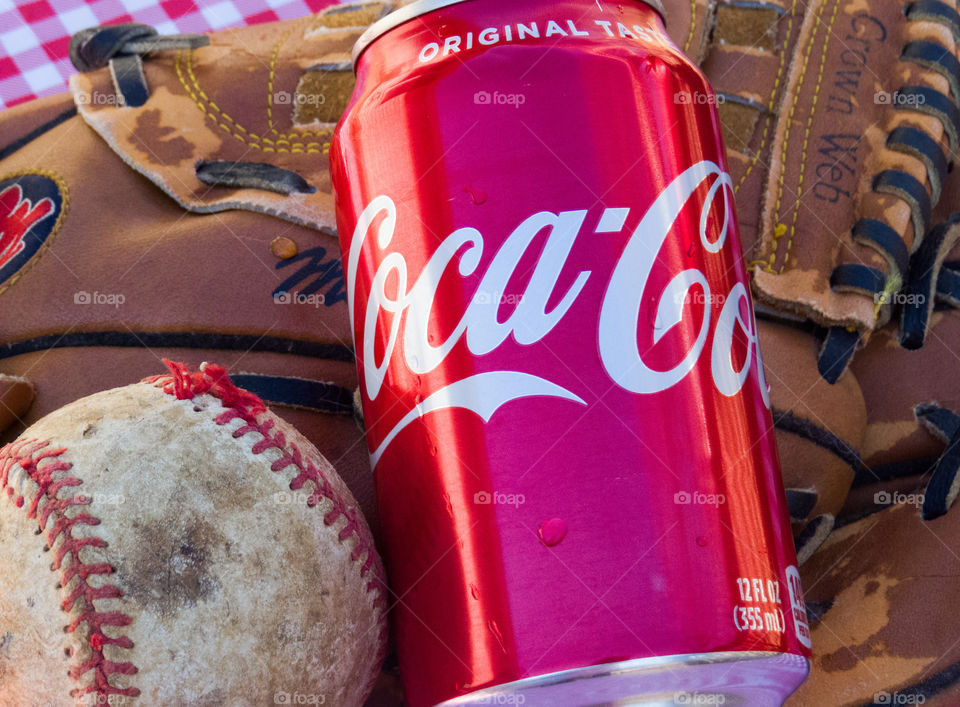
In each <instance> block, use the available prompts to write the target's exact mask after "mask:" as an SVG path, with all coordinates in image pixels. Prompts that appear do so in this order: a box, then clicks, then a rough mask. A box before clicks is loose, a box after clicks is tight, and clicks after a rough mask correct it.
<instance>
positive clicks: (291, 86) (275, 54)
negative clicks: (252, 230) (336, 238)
mask: <svg viewBox="0 0 960 707" xmlns="http://www.w3.org/2000/svg"><path fill="white" fill-rule="evenodd" d="M389 8H390V4H389V3H366V4H361V5H358V6H357V9H356V10H355V11H353V12H343V11H342V8H341V10H340V11H337V10H338V8H337V6H334V7H333V8H330V9H327V10H324V11H322V12H321V13H319V14H318V15H316V16H310V17H304V18H300V19H296V20H286V21H281V22H274V23H268V24H262V25H255V26H252V27H244V28H238V29H231V30H225V31H222V32H217V33H215V34H213V35H211V40H210V44H209V46H206V47H201V48H199V49H195V50H183V51H169V52H157V53H154V54H152V55H151V56H150V57H149V59H148V60H147V61H145V62H144V73H145V75H146V81H147V85H148V86H149V87H150V98H149V99H148V100H147V102H146V103H145V104H144V105H143V106H140V107H131V106H124V105H118V104H117V102H116V100H110V99H111V98H113V97H114V96H115V89H114V85H113V81H112V79H111V76H110V69H109V68H104V69H100V70H98V71H95V72H92V73H89V74H77V75H74V76H73V77H71V88H72V91H73V93H74V95H75V96H76V98H77V104H78V106H79V108H80V112H81V113H82V115H83V117H84V119H85V120H86V121H87V122H88V123H89V124H90V125H91V126H92V127H93V128H94V129H95V130H96V131H97V132H98V133H99V134H100V136H101V137H102V138H103V139H104V140H105V141H106V142H107V143H108V144H109V145H110V146H111V147H112V148H113V149H114V150H115V151H116V152H117V154H118V155H120V156H121V157H122V158H123V160H124V161H125V162H127V163H128V164H129V165H130V166H131V167H132V168H133V169H134V170H136V171H137V172H140V173H141V174H144V175H146V176H147V177H148V178H149V179H151V180H152V181H153V182H155V183H156V184H157V186H159V187H160V188H161V189H163V190H164V191H165V192H167V193H168V194H169V195H170V196H172V197H173V198H174V199H176V200H177V201H178V202H179V203H180V204H182V205H183V206H186V207H187V208H189V209H191V210H193V211H198V212H215V211H223V210H226V209H232V208H242V209H250V210H253V211H261V212H264V213H270V214H275V215H277V216H280V217H281V218H284V219H287V220H290V221H293V222H295V223H301V224H305V225H308V226H312V227H314V228H327V229H334V228H335V218H334V214H333V190H332V187H331V184H330V177H329V172H328V166H327V162H328V160H327V154H328V152H329V143H330V138H331V136H332V132H333V128H334V126H335V121H333V122H321V120H320V119H319V118H320V117H324V116H325V117H331V115H335V114H339V113H340V112H341V111H342V109H343V108H344V107H345V105H346V99H347V98H348V97H349V91H345V90H344V78H345V77H348V78H349V76H350V75H351V74H352V70H351V66H350V50H351V48H352V46H353V43H354V41H355V40H356V39H357V37H359V35H360V33H361V32H362V31H363V29H365V28H366V26H367V25H368V24H369V20H370V18H371V17H377V16H379V15H380V14H382V13H383V12H385V11H386V10H388V9H389ZM305 73H310V74H312V75H313V76H314V77H318V80H317V81H316V82H314V83H310V84H309V88H310V90H311V93H310V94H308V95H305V94H304V92H303V91H298V87H299V86H300V84H301V79H302V77H303V76H304V74H305ZM240 83H242V84H243V90H237V89H238V85H239V84H240ZM328 85H329V91H328V88H327V86H328ZM310 105H317V106H322V107H323V108H324V111H323V114H322V116H321V115H320V114H318V115H315V116H312V117H313V118H315V119H312V120H311V119H310V118H306V119H305V118H304V117H303V116H302V115H301V118H300V120H299V121H298V120H295V117H294V116H295V113H297V108H298V107H300V108H303V107H309V106H310ZM199 159H203V160H207V161H214V160H227V161H233V160H246V161H253V162H267V163H269V164H272V165H275V166H278V167H281V168H283V169H288V170H292V171H294V172H296V173H298V174H300V175H301V176H302V177H303V178H304V179H306V181H307V182H308V183H309V184H310V185H311V186H313V187H315V188H316V192H315V193H312V194H304V193H296V194H292V195H289V196H282V195H279V194H274V193H271V192H268V191H263V190H256V189H236V188H228V187H209V186H207V185H206V184H204V183H203V182H201V181H200V180H199V179H198V178H197V176H196V174H195V165H196V162H197V160H199Z"/></svg>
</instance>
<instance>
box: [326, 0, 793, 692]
mask: <svg viewBox="0 0 960 707" xmlns="http://www.w3.org/2000/svg"><path fill="white" fill-rule="evenodd" d="M354 57H355V61H356V71H357V87H356V89H355V92H354V95H353V98H352V100H351V103H350V106H349V107H348V109H347V113H346V114H345V116H344V117H343V119H342V121H341V123H340V124H339V126H338V128H337V131H336V134H335V137H334V142H333V145H332V148H331V160H332V169H333V180H334V187H335V190H336V193H337V222H338V226H339V230H340V239H341V247H342V253H343V265H344V272H345V274H346V281H347V290H348V304H349V311H350V312H351V316H352V317H353V328H354V344H355V348H356V353H357V361H358V367H359V372H360V381H361V392H362V399H363V412H364V419H365V421H366V427H367V433H368V434H367V438H368V443H369V447H370V452H371V462H372V466H373V470H374V474H375V478H376V487H377V494H378V499H379V500H378V503H379V512H380V519H381V523H382V527H383V537H384V542H385V545H386V547H385V550H386V557H387V563H388V568H389V576H390V580H391V588H392V591H393V593H394V619H395V628H396V639H397V645H398V653H399V658H400V667H401V673H402V676H403V680H404V685H405V689H406V693H407V699H408V701H409V704H411V705H413V706H414V707H419V706H420V705H434V704H438V703H443V704H450V705H465V704H521V703H525V702H526V703H529V704H532V705H551V706H553V705H588V704H589V705H595V704H633V703H634V702H635V701H643V702H644V704H647V703H650V702H653V703H656V704H661V703H663V704H720V703H721V702H726V703H729V704H749V705H775V704H781V703H782V702H783V701H784V700H785V699H786V697H787V696H788V695H790V694H791V693H792V692H793V691H794V690H795V689H796V687H797V686H798V685H799V684H800V683H801V682H802V681H803V679H804V678H805V676H806V674H807V671H808V665H809V656H810V653H809V647H810V634H809V628H808V626H807V622H806V613H805V606H804V602H803V595H802V592H801V588H800V584H799V575H798V572H797V568H796V556H795V553H794V549H793V543H792V539H791V534H790V530H789V525H788V522H787V514H786V510H785V500H784V491H783V487H782V482H781V479H780V473H779V466H778V460H777V454H776V447H775V443H774V434H773V425H772V419H771V414H770V410H769V402H768V398H767V394H768V388H767V384H766V383H765V382H764V379H763V367H762V364H761V360H760V353H759V351H758V349H757V326H756V323H755V320H754V315H753V309H752V305H751V300H750V294H749V280H748V276H747V271H746V266H745V264H744V261H743V257H742V253H741V249H740V245H739V237H738V234H737V225H736V218H735V213H734V205H733V188H732V184H731V179H730V176H729V175H728V174H727V172H726V169H725V160H724V149H723V146H722V142H721V138H720V131H719V127H718V117H717V112H716V107H715V105H714V104H715V98H714V94H713V92H712V90H711V89H710V87H709V85H708V84H707V82H706V80H705V79H704V77H703V75H702V74H701V73H700V71H699V70H698V69H697V68H696V67H695V66H694V65H693V64H692V63H691V62H690V61H689V60H688V59H687V58H686V57H684V56H683V54H682V53H681V52H680V51H679V50H678V49H677V48H676V47H675V46H674V45H673V44H672V42H671V41H670V39H669V38H668V36H667V35H666V33H665V31H664V25H663V21H662V19H661V17H660V13H659V10H658V8H657V7H656V6H655V5H654V4H653V3H651V2H640V1H628V0H615V1H607V0H589V1H587V0H578V1H575V0H561V1H560V2H556V1H550V2H547V1H546V0H511V1H510V2H506V1H504V2H495V1H493V0H470V1H462V0H461V1H460V2H439V1H436V0H434V1H432V2H426V1H421V2H415V3H413V4H411V5H408V6H407V7H405V8H402V9H401V10H398V11H396V12H394V13H393V14H391V15H388V16H387V17H385V18H383V19H382V20H380V21H379V22H378V23H377V24H375V25H373V27H371V29H370V30H369V31H368V32H367V33H366V34H365V35H364V36H363V37H362V38H361V39H360V41H359V42H358V44H357V46H356V48H355V50H354Z"/></svg>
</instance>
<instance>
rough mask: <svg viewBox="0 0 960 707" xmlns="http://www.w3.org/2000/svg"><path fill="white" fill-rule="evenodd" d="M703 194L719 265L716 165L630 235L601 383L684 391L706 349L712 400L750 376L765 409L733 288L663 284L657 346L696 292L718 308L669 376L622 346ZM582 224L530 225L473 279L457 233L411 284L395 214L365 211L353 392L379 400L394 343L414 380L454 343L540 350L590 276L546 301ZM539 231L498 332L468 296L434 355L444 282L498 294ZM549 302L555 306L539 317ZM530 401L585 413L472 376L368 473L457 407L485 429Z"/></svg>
mask: <svg viewBox="0 0 960 707" xmlns="http://www.w3.org/2000/svg"><path fill="white" fill-rule="evenodd" d="M710 180H712V181H710ZM708 185H709V186H708ZM701 187H703V189H706V194H705V196H704V197H703V198H702V200H700V203H699V204H698V208H699V236H700V245H701V247H702V248H703V249H704V250H705V251H706V252H707V253H708V254H716V253H719V252H720V251H721V249H722V248H723V246H724V244H725V242H726V240H727V235H728V233H729V232H730V230H731V227H732V217H733V212H732V199H733V190H732V181H731V179H730V175H729V174H727V173H726V172H724V171H723V170H722V169H721V168H720V167H719V166H718V165H717V164H715V163H714V162H710V161H702V162H698V163H697V164H694V165H693V166H692V167H690V168H688V169H687V170H685V171H684V172H682V173H681V174H679V175H678V176H677V177H676V178H675V179H674V180H673V181H672V182H671V183H670V184H669V185H667V187H666V188H665V189H664V190H663V191H662V192H661V193H660V194H659V196H657V198H656V200H655V201H654V202H653V204H652V205H651V206H650V208H649V209H648V210H647V212H646V213H645V214H644V216H643V218H642V219H641V220H640V223H639V225H638V226H637V227H636V228H635V229H634V231H633V233H632V235H631V236H630V239H629V241H628V242H627V245H626V247H625V248H624V249H623V251H622V253H621V255H620V258H619V260H618V261H617V264H616V266H615V267H614V269H613V273H612V274H611V275H610V279H609V281H608V282H607V285H606V290H605V294H604V296H603V302H602V305H601V307H600V312H599V321H598V332H599V340H598V344H599V352H600V359H601V361H602V365H603V367H604V369H605V370H606V372H607V374H608V375H609V376H610V378H611V379H612V380H613V381H614V382H615V383H616V384H617V385H619V386H620V387H621V388H623V389H625V390H627V391H630V392H632V393H637V394H652V393H658V392H661V391H664V390H667V389H669V388H671V387H673V386H675V385H677V384H678V383H679V382H680V381H682V380H683V379H684V378H685V377H686V376H687V375H688V374H689V373H690V372H691V371H692V370H693V369H694V367H695V366H696V365H697V363H698V361H699V360H700V359H701V357H702V356H703V354H704V350H705V349H706V347H707V343H708V341H709V342H712V343H711V345H710V354H709V355H710V370H711V375H712V380H713V384H714V385H715V386H716V389H717V390H718V391H719V392H720V393H721V394H723V395H725V396H734V395H736V394H738V393H739V392H740V390H741V389H742V388H743V386H744V384H745V382H746V380H747V378H748V376H749V374H750V371H751V369H752V368H753V366H754V365H756V367H757V373H758V375H759V380H760V390H761V394H762V396H763V401H764V404H766V405H767V406H768V407H769V400H768V398H767V386H766V383H765V382H764V381H763V367H762V365H761V364H760V361H759V353H758V351H757V328H756V323H755V321H754V318H753V314H752V310H751V308H750V306H749V304H750V302H749V295H748V293H747V288H746V287H745V286H744V284H743V283H742V282H739V281H738V282H736V283H734V284H733V286H732V288H731V289H730V290H729V291H728V292H721V293H712V292H711V289H710V283H709V282H708V280H707V277H706V275H705V274H704V273H703V271H701V270H699V269H697V268H687V269H684V270H682V271H680V272H679V273H677V274H676V275H674V276H673V277H672V279H670V280H669V282H668V283H667V285H666V286H665V287H664V288H663V289H662V290H661V292H660V293H659V297H658V301H657V303H656V305H655V311H656V319H655V322H654V326H653V329H654V333H653V340H654V343H656V342H657V341H658V340H659V339H660V338H662V337H663V336H664V335H665V334H666V332H668V331H670V330H671V329H672V328H673V327H675V326H677V325H678V324H680V323H681V322H682V321H683V318H684V316H685V312H688V311H689V308H685V307H684V303H685V302H686V301H688V300H689V298H690V295H691V292H692V291H694V289H695V288H699V289H698V290H697V292H698V295H699V296H700V297H701V298H705V299H706V300H712V301H716V302H722V303H723V306H722V308H721V309H720V313H719V314H718V315H716V321H713V315H712V314H711V308H710V307H705V308H704V309H703V315H702V317H701V319H700V321H699V325H698V326H697V328H696V336H695V338H694V339H693V341H692V343H690V344H689V348H688V349H687V350H686V352H685V355H683V356H682V358H681V360H680V361H679V362H678V363H676V364H675V365H673V366H672V367H670V368H668V369H667V370H659V369H656V368H654V367H652V366H650V365H648V363H647V361H646V360H645V356H644V353H643V352H642V351H641V350H640V347H639V345H638V342H637V337H636V336H633V337H631V336H627V335H625V332H636V331H637V327H638V323H639V321H640V310H641V305H642V303H643V297H644V294H645V292H646V290H647V287H648V281H649V280H650V276H651V272H652V270H653V268H654V264H655V262H656V260H657V256H658V254H659V252H660V250H661V249H662V248H663V245H664V243H665V241H666V239H667V236H668V234H669V233H670V231H671V229H672V227H673V224H674V222H675V221H676V220H677V217H678V216H679V214H680V212H681V210H682V209H683V208H684V207H685V205H686V204H687V202H688V201H689V200H690V198H691V196H692V195H693V194H694V193H695V192H697V191H698V190H700V191H702V189H701ZM717 199H721V200H722V201H721V202H719V203H717V204H716V205H717V207H718V209H717V210H719V211H721V212H722V214H723V218H722V225H721V226H720V227H719V229H715V228H713V229H712V228H708V215H709V214H710V212H711V211H712V210H713V209H714V206H715V202H716V201H717ZM586 215H587V211H586V210H578V211H559V212H557V213H554V212H550V211H539V212H537V213H534V214H532V215H531V216H529V217H528V218H526V219H524V220H523V221H522V222H521V223H520V224H519V225H518V226H517V227H516V228H515V229H514V230H513V231H512V232H511V233H510V235H509V236H508V237H507V238H506V239H505V240H503V242H502V244H501V245H500V246H499V249H498V250H497V251H496V252H495V253H494V254H493V257H492V259H490V261H489V265H487V267H486V270H485V271H483V272H482V273H480V272H478V268H479V267H480V262H481V256H482V255H483V253H484V248H485V245H486V242H485V240H484V236H483V234H482V233H480V231H478V230H477V229H476V228H471V227H464V228H458V229H456V230H455V231H453V232H452V233H450V234H449V235H448V236H447V237H446V238H444V239H443V240H442V241H441V242H440V245H439V246H438V247H437V249H436V250H435V251H434V253H433V255H432V256H431V257H430V259H429V261H428V262H427V263H426V265H425V266H424V267H423V269H422V270H421V272H420V273H419V274H418V275H417V276H416V277H415V278H414V277H413V276H412V275H413V274H412V273H411V272H410V271H409V267H408V263H407V260H406V258H405V257H404V255H403V253H401V252H399V251H398V250H393V249H391V245H392V244H393V238H394V234H395V232H396V229H397V207H396V204H395V203H394V201H393V200H392V199H391V198H390V197H389V196H386V195H380V196H377V197H376V198H374V199H373V200H372V201H370V203H369V204H368V205H367V206H366V208H365V209H364V210H363V211H362V212H361V214H360V216H359V218H358V221H357V224H356V227H355V229H354V233H353V238H352V240H351V241H350V253H349V256H348V263H347V301H348V303H349V306H350V311H351V312H352V313H353V315H354V316H355V317H356V318H357V319H356V321H355V322H354V343H355V345H356V346H357V347H358V349H359V351H360V353H361V356H362V361H363V368H362V372H361V385H362V386H363V389H364V391H365V393H366V395H367V397H368V398H369V399H370V400H376V399H377V397H378V396H379V395H380V392H381V389H382V386H383V383H384V378H385V376H386V374H387V371H388V369H389V368H390V367H391V365H392V364H393V362H394V359H395V357H397V356H398V354H397V346H398V344H399V343H400V342H402V347H401V349H402V354H400V355H402V362H403V365H405V366H406V367H407V369H409V371H410V372H412V373H413V374H416V375H423V374H427V373H429V372H431V371H433V370H434V369H436V368H437V367H438V366H440V365H441V364H442V363H443V362H444V360H445V359H446V358H447V356H448V355H449V354H450V352H451V350H452V349H453V348H454V347H455V346H456V345H457V344H458V343H460V342H461V341H464V342H465V344H466V347H467V349H469V351H470V353H471V354H472V355H473V356H477V357H479V356H484V355H486V354H489V353H491V352H492V351H494V350H496V349H497V348H498V347H500V346H502V345H504V342H506V341H507V339H508V338H509V337H510V336H511V335H512V337H513V338H514V339H515V340H516V342H517V343H518V344H521V345H524V344H533V343H536V342H538V341H540V340H541V339H543V338H544V337H545V336H546V335H547V334H549V333H550V332H551V331H552V330H553V329H554V327H556V326H557V325H558V324H559V322H560V321H561V320H562V319H563V317H564V316H565V315H566V314H567V312H568V311H569V309H570V307H571V306H572V305H573V303H574V302H575V301H576V300H577V297H578V296H579V295H580V293H581V292H582V290H583V288H584V286H585V285H586V283H587V281H588V280H589V279H590V278H591V277H593V276H595V275H594V273H592V272H591V271H589V270H583V271H581V272H580V273H578V274H577V275H576V277H575V279H574V281H573V283H572V284H571V285H569V286H568V287H567V289H566V291H564V292H555V289H556V287H557V282H558V280H559V277H560V273H561V270H563V269H564V267H566V266H567V264H568V258H569V256H570V252H571V249H572V248H573V245H574V242H575V241H576V239H577V236H578V235H579V234H580V232H581V229H582V228H583V225H584V221H585V219H586ZM375 224H376V225H375ZM547 229H548V230H547ZM545 230H547V233H548V236H547V240H546V244H545V245H544V246H543V248H542V251H541V252H540V257H539V260H538V261H537V263H536V265H535V266H534V268H533V272H532V274H531V275H530V278H529V280H528V282H527V285H526V287H525V289H524V290H523V292H522V294H521V295H520V296H518V297H517V298H516V307H515V308H514V310H513V312H512V313H511V315H510V316H509V317H508V318H507V319H506V320H505V321H502V322H501V321H498V312H499V310H500V301H499V298H490V297H482V296H478V295H477V294H475V295H474V296H472V297H471V298H470V299H469V300H468V302H469V303H468V304H467V305H466V308H465V311H464V312H463V315H462V316H461V318H460V319H459V322H458V324H457V325H456V326H455V327H454V329H453V331H452V332H451V333H450V334H449V335H448V336H447V338H446V339H445V340H443V341H442V342H439V343H438V344H437V345H435V344H434V343H431V341H430V337H429V336H428V325H429V321H430V317H431V313H432V312H433V310H434V307H435V305H436V300H437V288H438V285H439V283H440V280H441V277H442V276H446V277H449V276H450V275H451V273H452V272H453V269H454V268H456V272H457V273H458V274H459V277H461V278H467V277H475V276H479V277H480V280H479V285H478V287H477V293H490V292H494V293H502V292H506V291H507V286H508V283H509V282H510V281H511V278H512V277H513V276H514V274H515V271H516V270H517V268H518V265H519V264H520V261H521V259H522V258H523V256H524V254H525V253H526V252H527V249H528V248H530V246H531V244H532V243H533V242H534V239H535V238H536V237H537V236H538V234H541V233H543V232H544V231H545ZM717 234H718V235H717ZM711 235H713V238H712V240H711ZM362 257H367V258H370V259H372V262H374V263H377V265H376V268H375V271H374V274H373V277H372V279H371V281H370V283H369V288H368V290H369V292H368V295H367V299H366V302H362V303H360V307H359V309H358V306H357V305H358V303H357V301H356V289H357V272H358V269H359V263H360V260H361V258H362ZM388 282H389V283H390V286H389V287H388ZM701 291H702V292H701ZM647 296H648V297H649V294H648V295H647ZM548 302H556V304H555V305H554V306H553V307H552V308H549V309H548ZM383 315H386V316H383ZM378 321H379V322H382V321H388V322H389V324H387V325H385V326H386V330H385V331H382V332H378ZM711 332H712V337H711V336H710V334H711ZM737 332H739V336H740V337H741V338H744V339H745V340H746V341H747V353H746V356H745V357H735V356H734V338H735V336H737V335H738V334H737ZM378 337H379V338H380V339H382V340H383V341H385V342H386V343H385V345H383V344H382V342H381V346H382V351H381V352H380V356H379V360H378V356H377V350H376V347H377V340H378ZM739 358H743V359H744V360H742V361H739V360H738V359H739ZM530 396H551V397H556V398H561V399H565V400H569V401H572V402H574V403H578V404H581V405H585V404H586V403H585V401H584V400H583V398H581V397H580V396H579V395H577V394H576V393H574V392H573V391H571V390H568V389H566V388H564V387H562V386H560V385H558V384H557V383H555V382H552V381H550V380H547V379H546V378H543V377H541V376H537V375H533V374H530V373H524V372H520V371H514V370H496V371H486V372H483V373H477V374H474V375H469V376H466V377H465V378H462V379H461V380H457V381H454V382H451V383H448V384H446V385H444V386H443V387H441V388H440V389H439V390H436V391H434V392H433V393H431V394H429V395H427V396H426V397H425V398H423V400H422V401H421V402H420V403H419V404H417V405H416V406H415V407H414V408H412V409H411V410H409V411H407V412H406V414H405V415H404V416H403V417H402V418H401V419H400V420H399V421H398V422H397V423H396V424H395V425H394V426H393V427H392V429H391V430H390V431H389V432H388V434H387V435H386V436H385V437H384V438H383V440H382V441H381V442H380V444H379V446H378V448H377V449H376V450H374V452H373V454H372V456H371V461H372V463H373V465H374V466H376V463H377V462H378V461H379V459H380V456H381V455H382V454H383V451H384V450H385V449H386V447H387V446H388V445H389V444H390V443H391V442H392V441H393V439H394V438H395V437H396V436H397V435H398V434H399V433H400V431H401V430H403V428H405V427H406V426H407V425H409V424H410V423H411V422H413V421H414V420H415V419H417V418H418V417H422V416H424V415H427V414H429V413H431V412H433V411H436V410H440V409H444V408H452V407H460V408H465V409H468V410H472V411H473V412H475V413H476V414H477V415H480V416H481V417H482V418H483V420H484V421H489V419H490V417H491V416H492V415H493V413H494V412H496V411H497V410H498V409H499V408H500V407H502V406H503V405H505V404H506V403H508V402H510V401H512V400H518V399H521V398H526V397H530Z"/></svg>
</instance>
